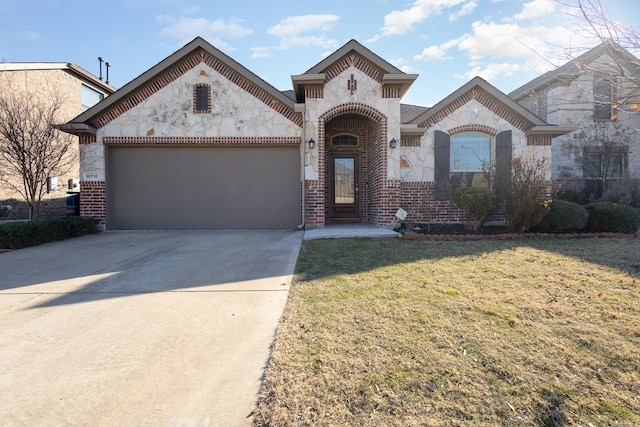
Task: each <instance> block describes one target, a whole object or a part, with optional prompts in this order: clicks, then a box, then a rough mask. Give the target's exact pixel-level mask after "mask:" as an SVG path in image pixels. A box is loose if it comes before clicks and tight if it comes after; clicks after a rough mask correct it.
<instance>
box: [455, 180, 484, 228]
mask: <svg viewBox="0 0 640 427" xmlns="http://www.w3.org/2000/svg"><path fill="white" fill-rule="evenodd" d="M451 200H452V201H453V202H454V203H455V204H456V205H457V206H458V207H459V208H462V209H464V210H465V217H464V218H465V219H464V228H465V229H466V230H471V231H478V227H482V224H484V222H485V221H486V220H487V218H488V217H489V215H490V214H491V210H492V209H493V208H494V204H493V196H492V194H491V191H489V190H488V189H486V188H478V187H460V188H456V189H455V190H453V191H452V192H451Z"/></svg>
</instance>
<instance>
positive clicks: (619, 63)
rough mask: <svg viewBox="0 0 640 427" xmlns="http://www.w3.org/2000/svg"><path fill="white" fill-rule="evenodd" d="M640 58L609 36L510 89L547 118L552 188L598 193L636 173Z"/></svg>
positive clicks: (639, 144)
mask: <svg viewBox="0 0 640 427" xmlns="http://www.w3.org/2000/svg"><path fill="white" fill-rule="evenodd" d="M639 83H640V60H638V58H636V57H635V56H633V55H632V54H631V53H630V52H628V51H627V50H625V49H624V48H622V47H620V46H619V45H618V44H616V43H613V42H610V41H607V42H604V43H601V44H600V45H598V46H596V47H594V48H593V49H590V50H589V51H587V52H586V53H584V54H582V55H580V56H579V57H577V58H575V59H574V60H573V61H570V62H568V63H566V64H564V65H562V66H561V67H559V68H557V69H555V70H553V71H550V72H548V73H546V74H544V75H542V76H540V77H538V78H536V79H534V80H532V81H531V82H529V83H527V84H525V85H523V86H521V87H520V88H518V89H516V90H514V91H513V92H511V93H510V94H509V96H510V97H512V98H513V99H514V100H515V101H517V102H518V103H520V104H522V105H523V106H525V107H526V108H527V109H529V110H530V111H531V112H533V113H534V114H536V115H538V116H540V117H541V118H543V119H545V120H546V121H547V122H549V123H562V124H565V125H569V126H573V127H574V128H575V129H576V130H575V131H574V132H572V133H569V134H567V135H563V136H559V137H557V138H554V139H553V142H552V155H553V165H552V166H553V167H552V175H553V180H554V186H555V188H556V190H559V189H562V188H570V189H573V190H577V191H583V190H584V192H585V193H586V195H587V196H589V195H590V196H592V197H599V196H600V195H601V193H602V190H603V188H602V187H603V181H605V180H606V181H609V182H610V181H612V180H619V179H623V178H625V177H631V178H640V110H639V108H638V105H639V103H640V87H639Z"/></svg>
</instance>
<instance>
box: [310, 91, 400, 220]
mask: <svg viewBox="0 0 640 427" xmlns="http://www.w3.org/2000/svg"><path fill="white" fill-rule="evenodd" d="M345 115H357V116H360V117H364V118H366V119H368V129H367V135H368V138H367V142H366V150H367V162H368V164H367V170H368V174H367V176H368V178H367V179H368V181H367V182H366V183H365V184H366V185H365V186H364V188H365V191H366V192H367V194H366V200H367V206H363V208H364V209H363V212H361V219H363V220H364V221H368V222H372V223H374V224H377V225H385V224H386V223H388V222H390V221H391V220H392V218H393V214H390V210H391V209H392V207H393V206H394V205H395V208H396V209H397V204H398V203H399V185H390V183H389V181H388V180H387V149H388V147H387V143H386V140H387V122H388V120H387V117H386V116H385V115H384V114H382V113H381V112H380V111H378V110H376V109H375V108H373V107H371V106H370V105H366V104H361V103H355V102H353V103H346V104H342V105H338V106H335V107H333V108H331V109H329V110H327V111H326V112H325V113H323V114H322V115H321V116H320V117H319V118H318V147H317V149H318V180H316V181H307V182H306V185H307V191H306V194H307V200H306V212H307V224H309V225H312V226H321V227H322V226H324V225H325V224H327V223H328V222H329V218H328V217H327V210H326V208H327V202H328V199H327V197H328V196H327V185H328V179H327V178H328V177H327V172H328V171H327V161H328V150H327V146H326V132H325V130H326V124H327V123H328V122H329V121H331V120H333V119H337V118H339V117H341V116H345ZM395 187H397V188H395ZM394 190H395V191H394ZM361 191H362V190H361ZM390 193H393V194H390ZM394 197H395V198H397V199H398V201H397V203H395V204H394V203H393V201H392V202H391V203H390V199H393V198H394ZM394 212H395V211H394Z"/></svg>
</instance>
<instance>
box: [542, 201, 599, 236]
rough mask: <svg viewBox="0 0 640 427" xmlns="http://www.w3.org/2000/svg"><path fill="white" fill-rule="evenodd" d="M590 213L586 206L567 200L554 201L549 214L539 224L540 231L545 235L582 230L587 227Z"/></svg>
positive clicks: (550, 205)
mask: <svg viewBox="0 0 640 427" xmlns="http://www.w3.org/2000/svg"><path fill="white" fill-rule="evenodd" d="M588 219H589V213H588V212H587V210H586V209H585V208H584V206H582V205H579V204H577V203H573V202H567V201H566V200H553V201H552V202H551V203H550V204H549V212H548V213H547V214H546V215H545V216H544V218H542V221H540V224H538V227H537V228H538V230H539V231H542V232H545V233H566V232H570V231H578V230H582V229H583V228H584V227H585V225H587V220H588Z"/></svg>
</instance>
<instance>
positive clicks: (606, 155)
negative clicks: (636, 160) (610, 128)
mask: <svg viewBox="0 0 640 427" xmlns="http://www.w3.org/2000/svg"><path fill="white" fill-rule="evenodd" d="M626 163H627V147H608V148H607V149H606V150H603V149H602V148H599V147H589V148H586V149H585V153H584V161H583V173H584V179H585V192H586V193H587V194H594V195H595V196H596V197H600V196H601V195H602V191H603V190H604V188H605V186H606V183H607V181H612V180H618V179H622V178H623V177H624V174H625V170H626Z"/></svg>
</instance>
